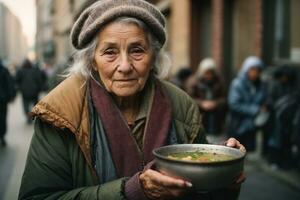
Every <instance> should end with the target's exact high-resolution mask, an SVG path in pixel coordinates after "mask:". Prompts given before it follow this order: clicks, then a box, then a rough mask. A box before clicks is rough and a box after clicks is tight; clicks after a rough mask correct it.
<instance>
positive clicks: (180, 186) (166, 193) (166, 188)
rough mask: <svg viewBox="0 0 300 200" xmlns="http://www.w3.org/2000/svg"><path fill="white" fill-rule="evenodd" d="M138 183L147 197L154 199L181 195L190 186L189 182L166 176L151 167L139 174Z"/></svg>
mask: <svg viewBox="0 0 300 200" xmlns="http://www.w3.org/2000/svg"><path fill="white" fill-rule="evenodd" d="M140 183H141V184H142V187H143V189H144V193H145V195H146V196H147V197H148V198H149V199H156V200H159V199H173V198H178V197H181V196H183V195H184V194H185V193H186V192H187V190H188V189H189V188H191V187H192V184H191V183H190V182H187V181H184V180H181V179H177V178H173V177H170V176H166V175H164V174H162V173H160V172H158V171H154V170H151V169H148V170H146V171H145V172H143V173H142V174H141V175H140Z"/></svg>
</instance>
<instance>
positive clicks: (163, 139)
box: [19, 0, 243, 200]
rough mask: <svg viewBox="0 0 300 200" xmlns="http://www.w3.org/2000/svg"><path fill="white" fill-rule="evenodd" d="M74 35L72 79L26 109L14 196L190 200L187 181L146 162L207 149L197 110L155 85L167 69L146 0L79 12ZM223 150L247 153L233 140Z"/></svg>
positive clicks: (159, 22) (100, 4)
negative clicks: (183, 146) (31, 126)
mask: <svg viewBox="0 0 300 200" xmlns="http://www.w3.org/2000/svg"><path fill="white" fill-rule="evenodd" d="M71 38H72V43H73V45H74V47H75V48H76V49H77V50H78V51H77V54H76V56H75V61H74V64H73V66H72V68H71V69H70V73H69V77H68V78H67V79H66V80H65V81H64V82H62V83H61V84H60V85H59V86H58V87H56V88H55V89H54V90H52V91H51V92H50V93H49V94H48V95H47V96H46V97H45V98H44V99H43V100H41V101H40V102H39V103H38V104H37V105H36V106H35V107H34V109H33V112H32V115H33V116H35V117H36V120H35V132H34V136H33V138H32V142H31V147H30V150H29V153H28V159H27V163H26V167H25V172H24V175H23V179H22V184H21V189H20V194H19V198H20V199H103V200H109V199H129V200H130V199H139V200H142V199H174V198H178V197H183V198H185V197H184V195H190V194H189V188H190V187H191V186H192V185H191V183H189V182H187V181H185V180H181V179H178V178H173V177H169V176H166V175H163V174H162V173H160V172H158V171H155V166H154V164H153V162H151V161H152V160H153V159H154V157H153V155H152V150H153V149H155V148H157V147H160V146H163V145H167V144H176V143H205V142H206V139H205V136H204V134H203V130H202V128H201V124H200V118H201V116H200V114H199V110H198V106H197V105H196V104H195V103H194V102H193V100H192V99H190V98H189V97H188V95H186V94H185V93H183V92H182V91H181V90H179V89H177V88H175V87H174V86H172V85H171V84H169V83H167V82H164V81H162V80H160V79H159V78H158V77H160V76H161V75H163V73H164V71H165V70H167V66H165V65H162V63H163V62H162V61H163V60H164V56H163V54H162V51H161V48H162V46H163V45H164V43H165V40H166V34H165V21H164V17H163V15H162V14H161V13H160V12H159V11H158V10H157V9H156V8H155V7H153V6H152V5H151V4H149V3H147V2H145V1H143V0H114V1H111V0H101V1H97V2H96V3H94V4H93V5H91V6H90V7H89V8H87V9H86V10H85V11H84V12H83V13H82V14H81V16H80V17H79V19H78V20H77V21H76V23H75V24H74V27H73V29H72V32H71ZM227 145H228V146H233V147H236V148H241V149H243V146H242V145H240V144H239V142H238V141H236V140H235V139H230V140H229V141H227ZM226 191H228V190H226ZM205 195H208V194H205Z"/></svg>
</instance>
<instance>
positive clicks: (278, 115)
mask: <svg viewBox="0 0 300 200" xmlns="http://www.w3.org/2000/svg"><path fill="white" fill-rule="evenodd" d="M264 71H268V72H264ZM269 71H270V70H269V69H268V70H265V66H264V64H263V63H262V61H261V60H260V59H259V58H257V57H255V56H250V57H248V58H246V59H245V61H244V62H243V64H242V66H241V68H240V71H239V72H238V74H237V76H236V77H235V78H234V79H233V80H232V82H231V84H230V85H229V89H228V90H227V89H226V88H225V86H224V83H223V81H222V77H221V75H220V73H219V72H218V67H217V66H216V63H215V61H214V60H213V59H212V58H205V59H203V60H202V61H201V62H200V64H199V67H198V69H197V71H196V72H195V73H193V71H192V70H191V69H190V68H187V67H183V68H181V69H180V70H179V71H178V73H177V74H176V76H175V77H174V78H173V79H172V80H171V81H172V82H173V83H175V84H176V85H177V86H179V87H180V88H181V89H183V90H184V91H186V92H187V93H188V94H189V95H190V96H191V97H193V98H194V100H195V101H196V102H197V103H198V105H199V109H200V110H201V112H202V116H203V119H202V121H203V124H204V128H205V130H206V133H207V134H208V135H214V136H218V135H225V136H228V137H235V138H237V139H238V140H239V141H240V142H241V143H242V144H244V145H245V147H246V149H247V151H248V152H253V151H255V150H256V149H257V148H256V146H257V144H256V142H257V139H256V138H257V137H256V136H257V133H258V132H259V131H260V132H262V136H263V137H262V138H263V140H262V144H261V146H262V152H261V153H262V156H263V157H265V158H266V159H267V160H268V161H269V162H270V164H272V165H273V166H275V167H280V168H283V169H289V168H291V167H299V161H300V159H299V155H300V154H299V150H300V142H299V140H300V132H299V130H300V129H299V126H300V117H299V116H300V98H299V94H300V93H299V87H298V80H297V70H296V68H295V67H291V66H279V67H274V68H273V69H272V70H271V72H269ZM266 73H268V76H265V77H267V78H265V79H264V78H262V77H263V76H262V75H263V74H266ZM297 89H298V90H297ZM226 91H228V92H226Z"/></svg>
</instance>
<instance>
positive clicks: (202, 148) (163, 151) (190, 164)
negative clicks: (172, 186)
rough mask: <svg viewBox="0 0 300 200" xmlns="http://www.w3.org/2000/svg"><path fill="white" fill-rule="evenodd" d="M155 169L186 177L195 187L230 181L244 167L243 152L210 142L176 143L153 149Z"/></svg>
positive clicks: (218, 186) (219, 185) (206, 188)
mask: <svg viewBox="0 0 300 200" xmlns="http://www.w3.org/2000/svg"><path fill="white" fill-rule="evenodd" d="M153 154H154V156H155V163H156V167H157V170H158V171H160V172H162V173H163V174H166V175H169V176H172V177H176V178H181V179H184V180H187V181H190V182H191V183H192V184H193V188H194V189H195V190H197V191H211V190H216V189H221V188H226V187H229V186H230V185H232V184H234V182H235V181H236V179H237V178H238V176H239V175H240V174H241V173H242V171H243V167H244V158H245V155H246V152H243V151H241V150H239V149H235V148H231V147H227V146H223V145H212V144H178V145H169V146H164V147H160V148H157V149H155V150H154V151H153Z"/></svg>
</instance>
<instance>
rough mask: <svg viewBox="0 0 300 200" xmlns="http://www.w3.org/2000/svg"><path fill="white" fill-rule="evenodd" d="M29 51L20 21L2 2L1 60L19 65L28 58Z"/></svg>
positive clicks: (0, 25)
mask: <svg viewBox="0 0 300 200" xmlns="http://www.w3.org/2000/svg"><path fill="white" fill-rule="evenodd" d="M27 51H28V45H27V40H26V38H25V36H24V34H23V30H22V26H21V23H20V20H19V19H18V17H16V16H15V15H14V14H13V13H12V12H11V11H10V10H9V9H8V8H7V7H6V6H5V5H4V4H3V3H1V2H0V58H2V59H4V60H5V61H7V62H8V63H11V64H19V63H20V62H21V61H22V60H23V59H24V58H25V57H26V56H27Z"/></svg>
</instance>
